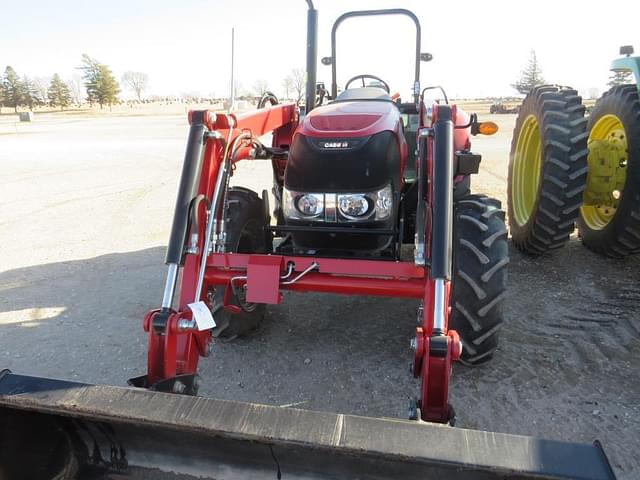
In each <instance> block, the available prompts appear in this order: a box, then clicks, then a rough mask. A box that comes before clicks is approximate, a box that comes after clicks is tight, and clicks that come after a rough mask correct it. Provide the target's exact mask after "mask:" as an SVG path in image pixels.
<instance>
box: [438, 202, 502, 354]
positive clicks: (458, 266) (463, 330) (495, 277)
mask: <svg viewBox="0 0 640 480" xmlns="http://www.w3.org/2000/svg"><path fill="white" fill-rule="evenodd" d="M500 207H501V205H500V202H499V201H498V200H495V199H492V198H488V197H485V196H484V195H468V196H467V197H465V198H463V199H461V200H459V201H457V202H456V203H455V223H454V231H453V235H454V239H453V241H454V250H453V265H454V269H453V291H452V294H451V307H452V308H451V316H450V318H449V328H451V329H454V330H456V331H457V332H458V334H459V335H460V338H461V340H462V345H463V346H462V358H461V361H462V363H464V364H466V365H479V364H482V363H484V362H486V361H488V360H490V359H491V357H492V356H493V353H494V351H495V350H496V348H497V347H498V333H499V330H500V327H502V323H503V315H504V312H503V300H504V297H505V293H506V282H507V265H508V264H509V249H508V246H507V228H506V227H505V224H504V211H503V210H501V208H500Z"/></svg>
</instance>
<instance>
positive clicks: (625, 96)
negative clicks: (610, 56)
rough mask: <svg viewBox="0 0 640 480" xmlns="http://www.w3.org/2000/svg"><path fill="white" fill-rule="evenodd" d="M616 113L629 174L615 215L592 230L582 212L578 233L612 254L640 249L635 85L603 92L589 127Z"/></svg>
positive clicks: (639, 124) (639, 112) (639, 126)
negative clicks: (625, 148)
mask: <svg viewBox="0 0 640 480" xmlns="http://www.w3.org/2000/svg"><path fill="white" fill-rule="evenodd" d="M607 113H614V114H616V116H617V117H618V118H619V119H620V121H621V122H622V124H623V126H624V129H625V133H626V136H627V147H628V157H627V178H626V181H625V185H624V189H623V191H622V196H621V197H620V203H619V205H618V208H617V210H616V213H615V215H614V217H613V218H612V219H611V221H610V222H609V224H608V225H607V226H606V227H605V228H603V229H602V230H598V231H594V230H591V229H590V228H589V227H588V226H587V225H586V223H585V222H584V220H583V219H582V216H580V218H578V233H579V234H580V237H581V239H582V243H583V245H584V246H585V247H587V248H588V249H589V250H592V251H594V252H596V253H599V254H601V255H605V256H608V257H613V258H622V257H626V256H628V255H631V254H634V253H639V252H640V99H639V98H638V89H637V86H636V85H619V86H616V87H613V88H611V89H610V90H608V91H607V92H605V93H604V95H603V96H602V97H600V98H599V99H598V101H597V102H596V104H595V106H594V108H593V111H592V112H591V115H590V116H589V124H588V130H589V131H591V128H592V126H593V125H594V124H595V122H596V120H597V119H598V118H599V117H600V116H601V115H603V114H607Z"/></svg>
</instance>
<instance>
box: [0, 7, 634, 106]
mask: <svg viewBox="0 0 640 480" xmlns="http://www.w3.org/2000/svg"><path fill="white" fill-rule="evenodd" d="M0 4H2V8H1V9H0V12H1V14H2V18H0V25H2V28H0V68H1V69H2V70H4V68H5V66H6V65H11V66H12V67H13V68H14V69H15V70H16V71H17V72H18V73H19V74H21V75H22V74H26V75H29V76H30V77H50V76H51V75H53V74H54V73H58V74H60V76H61V77H62V78H63V79H68V78H71V77H72V76H73V75H74V74H75V75H77V74H78V73H79V71H78V70H77V67H78V66H79V65H80V59H81V55H82V54H83V53H87V54H89V55H90V56H91V57H93V58H95V59H97V60H99V61H100V62H102V63H105V64H106V65H108V66H109V67H110V68H111V70H112V71H113V73H114V74H115V76H116V78H118V79H120V78H121V76H122V74H123V73H124V72H125V71H127V70H134V71H141V72H146V73H147V74H148V75H149V90H148V92H147V93H148V94H157V95H181V94H200V95H203V96H218V97H221V96H226V95H227V94H228V90H229V84H230V73H231V61H230V59H231V54H230V50H231V28H232V27H233V28H235V40H236V41H235V65H236V69H235V76H236V78H237V79H238V80H239V81H240V83H241V85H242V87H243V88H244V90H248V91H250V90H252V88H253V85H254V84H255V83H256V81H257V80H258V79H264V80H266V81H267V82H268V85H269V86H270V88H271V89H272V90H274V91H275V92H276V93H277V94H281V93H282V81H283V78H284V77H285V76H286V75H287V74H288V73H289V72H290V71H291V70H292V69H293V68H304V67H305V45H306V9H307V5H306V2H305V0H273V1H270V2H269V1H264V0H263V1H259V0H243V1H242V2H240V1H222V0H110V1H105V2H97V1H94V0H91V1H89V0H56V1H51V0H30V1H29V2H14V1H9V0H0ZM314 5H315V7H316V9H318V11H319V31H318V34H319V35H318V56H319V58H321V57H323V56H328V55H329V54H330V46H331V44H330V39H331V36H330V33H331V27H332V25H333V21H334V20H335V19H336V18H337V17H338V16H339V15H340V14H341V13H344V12H345V11H348V10H364V9H377V8H407V9H409V10H412V11H413V12H414V13H415V14H416V15H417V16H418V18H419V19H420V22H421V24H422V42H421V45H422V49H421V50H422V51H423V52H429V53H431V54H432V55H433V60H432V61H431V62H429V63H424V62H423V63H422V64H421V83H422V86H423V87H424V86H426V85H442V86H443V87H444V88H445V90H446V91H447V93H448V94H449V96H450V97H453V98H465V97H466V98H472V97H486V96H508V95H514V94H516V91H515V90H514V89H513V88H511V86H510V84H512V83H514V82H515V81H516V80H517V78H518V76H519V73H520V71H521V70H522V69H523V68H524V67H525V66H526V64H527V61H528V59H529V55H530V51H531V50H532V49H533V50H535V52H536V54H537V57H538V61H539V62H540V66H541V68H542V72H543V75H544V77H545V79H546V80H547V81H549V82H552V83H558V84H562V85H570V86H573V87H574V88H577V89H578V90H580V91H581V92H582V93H583V94H585V95H588V94H589V93H594V92H595V91H597V92H598V93H600V92H602V91H604V90H606V82H607V80H608V76H609V71H608V70H609V64H610V62H611V60H613V59H614V58H616V57H618V49H619V47H620V46H621V45H628V44H631V45H634V46H635V48H636V52H637V54H638V55H640V28H638V23H639V22H640V1H637V0H621V1H618V2H615V3H614V2H612V4H610V5H611V6H610V7H607V6H604V5H603V4H590V2H589V3H588V2H580V1H573V0H572V1H566V0H565V1H561V0H555V1H552V0H538V1H534V2H532V1H529V2H517V1H515V0H514V1H506V0H504V1H503V0H495V1H491V0H485V1H482V0H457V1H449V2H446V1H437V2H434V1H426V0H421V1H420V0H341V1H339V0H314ZM592 5H593V6H592ZM337 40H338V42H337V43H338V47H337V50H338V62H337V64H338V80H339V82H338V83H339V84H340V85H344V82H345V81H346V80H347V79H348V78H349V77H351V76H353V75H357V74H361V73H370V74H374V75H377V76H379V77H382V78H383V79H385V80H386V81H387V83H389V84H390V86H391V90H392V91H393V92H395V91H398V92H400V93H402V95H403V97H405V96H408V94H409V90H410V87H411V85H412V82H413V66H414V62H415V61H414V59H413V58H414V55H413V54H414V49H415V29H414V28H413V23H412V22H411V21H409V20H406V19H403V18H397V17H385V18H384V19H380V18H377V19H371V20H368V21H363V20H361V19H353V20H347V21H345V22H344V23H343V24H342V25H341V26H340V28H339V30H338V39H337ZM318 64H319V65H318V80H324V81H325V83H326V84H327V86H328V85H329V84H330V75H331V69H330V67H326V66H323V65H321V64H320V63H319V62H318ZM129 93H130V92H125V96H126V95H127V94H129Z"/></svg>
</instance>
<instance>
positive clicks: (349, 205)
mask: <svg viewBox="0 0 640 480" xmlns="http://www.w3.org/2000/svg"><path fill="white" fill-rule="evenodd" d="M372 206H373V202H371V201H370V200H369V199H368V198H367V197H366V196H365V195H363V194H351V195H338V208H339V209H340V213H341V214H342V215H344V216H345V217H347V218H349V219H357V218H361V217H364V216H365V215H367V214H368V213H370V211H371V208H372Z"/></svg>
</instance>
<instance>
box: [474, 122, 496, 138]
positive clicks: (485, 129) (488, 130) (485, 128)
mask: <svg viewBox="0 0 640 480" xmlns="http://www.w3.org/2000/svg"><path fill="white" fill-rule="evenodd" d="M497 131H498V125H497V124H496V123H494V122H481V123H480V124H479V125H478V133H480V134H481V135H493V134H494V133H496V132H497Z"/></svg>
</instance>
